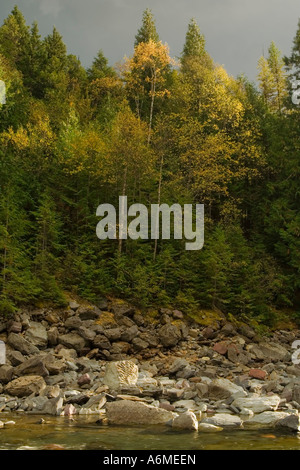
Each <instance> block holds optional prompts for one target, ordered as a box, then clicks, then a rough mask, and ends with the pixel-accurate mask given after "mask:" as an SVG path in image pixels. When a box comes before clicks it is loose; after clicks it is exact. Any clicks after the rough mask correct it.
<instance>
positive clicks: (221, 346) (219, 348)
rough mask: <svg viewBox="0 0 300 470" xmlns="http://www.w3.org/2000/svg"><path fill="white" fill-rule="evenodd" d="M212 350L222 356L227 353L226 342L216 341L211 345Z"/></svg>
mask: <svg viewBox="0 0 300 470" xmlns="http://www.w3.org/2000/svg"><path fill="white" fill-rule="evenodd" d="M213 350H214V351H216V352H217V353H219V354H221V355H222V356H225V354H227V351H228V344H227V343H224V342H222V343H216V344H215V345H214V347H213Z"/></svg>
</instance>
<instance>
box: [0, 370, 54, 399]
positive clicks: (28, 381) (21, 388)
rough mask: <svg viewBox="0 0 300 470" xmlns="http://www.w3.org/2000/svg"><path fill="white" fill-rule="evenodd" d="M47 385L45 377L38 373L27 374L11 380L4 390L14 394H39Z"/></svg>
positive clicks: (24, 395) (19, 395) (17, 395)
mask: <svg viewBox="0 0 300 470" xmlns="http://www.w3.org/2000/svg"><path fill="white" fill-rule="evenodd" d="M45 387H46V383H45V381H44V379H43V377H41V376H38V375H27V376H24V377H19V378H17V379H14V380H12V381H11V382H9V383H8V384H7V385H6V386H5V387H4V391H5V393H8V394H9V395H12V396H16V397H26V396H29V395H31V394H35V395H38V394H39V393H40V392H41V391H42V390H43V389H44V388H45Z"/></svg>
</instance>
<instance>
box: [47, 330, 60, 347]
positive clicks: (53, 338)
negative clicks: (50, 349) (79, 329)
mask: <svg viewBox="0 0 300 470" xmlns="http://www.w3.org/2000/svg"><path fill="white" fill-rule="evenodd" d="M58 337H59V331H58V328H57V327H56V326H53V327H51V328H49V330H48V344H49V346H56V345H57V344H58Z"/></svg>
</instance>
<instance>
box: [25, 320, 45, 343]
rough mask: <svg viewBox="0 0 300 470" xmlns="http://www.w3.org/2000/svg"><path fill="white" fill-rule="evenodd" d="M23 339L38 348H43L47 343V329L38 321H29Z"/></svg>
mask: <svg viewBox="0 0 300 470" xmlns="http://www.w3.org/2000/svg"><path fill="white" fill-rule="evenodd" d="M25 339H27V341H29V342H30V343H31V344H33V345H34V346H36V347H37V348H39V349H44V348H46V347H47V344H48V335H47V330H46V328H45V327H44V325H42V324H41V323H39V322H35V321H30V322H29V328H28V329H27V330H26V333H25Z"/></svg>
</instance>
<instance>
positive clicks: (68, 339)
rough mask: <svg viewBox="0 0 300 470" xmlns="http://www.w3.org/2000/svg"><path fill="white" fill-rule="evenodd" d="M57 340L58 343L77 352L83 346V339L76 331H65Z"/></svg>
mask: <svg viewBox="0 0 300 470" xmlns="http://www.w3.org/2000/svg"><path fill="white" fill-rule="evenodd" d="M58 340H59V343H60V344H63V345H64V346H66V347H67V348H71V349H75V351H77V352H78V351H80V350H81V349H83V348H84V346H85V340H84V339H83V338H82V336H80V335H79V334H78V333H67V334H65V335H61V336H59V338H58Z"/></svg>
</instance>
